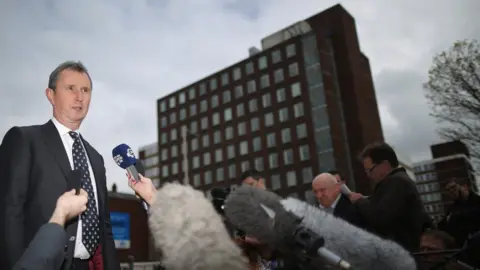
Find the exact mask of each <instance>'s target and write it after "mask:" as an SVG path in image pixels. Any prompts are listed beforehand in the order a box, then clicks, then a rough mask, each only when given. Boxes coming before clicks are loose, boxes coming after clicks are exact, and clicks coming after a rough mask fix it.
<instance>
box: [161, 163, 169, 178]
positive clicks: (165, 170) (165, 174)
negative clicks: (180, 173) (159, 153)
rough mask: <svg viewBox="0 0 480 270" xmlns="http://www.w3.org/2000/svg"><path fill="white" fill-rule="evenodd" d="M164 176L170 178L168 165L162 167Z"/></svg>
mask: <svg viewBox="0 0 480 270" xmlns="http://www.w3.org/2000/svg"><path fill="white" fill-rule="evenodd" d="M162 176H163V177H168V165H163V167H162Z"/></svg>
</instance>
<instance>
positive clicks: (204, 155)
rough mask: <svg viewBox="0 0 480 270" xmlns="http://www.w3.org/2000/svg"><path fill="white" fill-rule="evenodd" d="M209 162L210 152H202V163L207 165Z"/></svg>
mask: <svg viewBox="0 0 480 270" xmlns="http://www.w3.org/2000/svg"><path fill="white" fill-rule="evenodd" d="M210 163H211V159H210V153H209V152H206V153H203V165H204V166H208V165H210Z"/></svg>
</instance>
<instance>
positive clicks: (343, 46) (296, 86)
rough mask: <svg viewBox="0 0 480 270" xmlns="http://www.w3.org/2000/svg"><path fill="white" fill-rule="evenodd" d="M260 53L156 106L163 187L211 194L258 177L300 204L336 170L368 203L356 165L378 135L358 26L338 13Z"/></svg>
mask: <svg viewBox="0 0 480 270" xmlns="http://www.w3.org/2000/svg"><path fill="white" fill-rule="evenodd" d="M261 43H262V48H261V49H256V48H251V49H250V56H249V57H248V58H247V59H244V60H243V61H240V62H238V63H235V64H233V65H231V66H229V67H227V68H225V69H223V70H220V71H218V72H217V73H215V74H211V75H209V76H207V77H205V78H203V79H201V80H199V81H197V82H195V83H193V84H191V85H188V86H186V87H184V88H182V89H180V90H178V91H176V92H174V93H172V94H170V95H167V96H165V97H163V98H161V99H159V100H158V106H157V107H158V129H159V132H158V134H159V137H158V150H159V159H160V164H161V165H160V178H161V179H162V181H163V180H165V181H171V180H181V181H184V182H188V183H190V184H192V185H193V186H196V187H198V188H201V189H204V190H209V189H210V188H211V187H213V186H230V185H236V184H238V183H239V179H238V177H239V175H240V174H241V172H242V171H244V170H246V169H247V168H256V169H257V170H260V171H263V173H264V175H265V176H266V178H267V186H268V188H270V189H272V190H274V191H276V192H277V193H279V194H283V195H287V194H288V195H293V196H295V195H298V196H299V197H303V196H304V194H305V192H307V191H308V190H310V189H311V187H310V182H311V180H312V178H313V177H314V176H315V175H316V174H318V173H320V172H324V171H327V170H330V169H334V168H335V169H338V170H340V171H342V172H343V174H345V175H346V177H347V181H349V182H348V184H349V185H350V186H351V188H352V189H356V190H357V191H360V192H363V193H365V194H369V193H370V189H371V187H370V184H369V181H367V179H366V176H365V172H364V170H363V167H362V165H361V163H360V162H359V161H358V160H357V155H358V154H359V153H360V151H361V150H362V149H363V147H364V146H365V145H366V144H368V143H371V142H374V141H383V133H382V128H381V124H380V118H379V114H378V109H377V101H376V97H375V91H374V88H373V82H372V76H371V72H370V66H369V61H368V58H367V57H366V56H365V55H363V54H362V52H361V51H360V47H359V44H358V37H357V33H356V28H355V21H354V18H353V17H352V16H351V15H350V14H349V13H348V12H347V11H345V10H344V9H343V7H342V6H340V5H336V6H333V7H331V8H329V9H328V10H325V11H323V12H321V13H319V14H317V15H314V16H312V17H310V18H308V19H306V20H303V21H300V22H298V23H295V24H293V25H291V26H289V27H287V28H285V29H283V30H280V31H278V32H276V33H274V34H272V35H270V36H268V37H266V38H264V39H263V40H262V42H261ZM182 133H183V135H182ZM185 160H187V161H188V162H186V163H185V162H184V161H185ZM185 171H187V172H188V173H187V174H184V172H185ZM185 176H187V177H185ZM353 180H354V181H353Z"/></svg>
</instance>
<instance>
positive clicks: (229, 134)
mask: <svg viewBox="0 0 480 270" xmlns="http://www.w3.org/2000/svg"><path fill="white" fill-rule="evenodd" d="M232 138H233V127H227V128H226V129H225V140H231V139H232Z"/></svg>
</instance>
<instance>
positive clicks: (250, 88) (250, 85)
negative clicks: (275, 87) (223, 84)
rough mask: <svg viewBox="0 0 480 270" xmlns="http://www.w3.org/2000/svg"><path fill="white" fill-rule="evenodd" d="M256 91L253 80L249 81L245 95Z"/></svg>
mask: <svg viewBox="0 0 480 270" xmlns="http://www.w3.org/2000/svg"><path fill="white" fill-rule="evenodd" d="M255 91H257V84H256V83H255V80H250V81H248V82H247V93H249V94H251V93H254V92H255Z"/></svg>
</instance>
